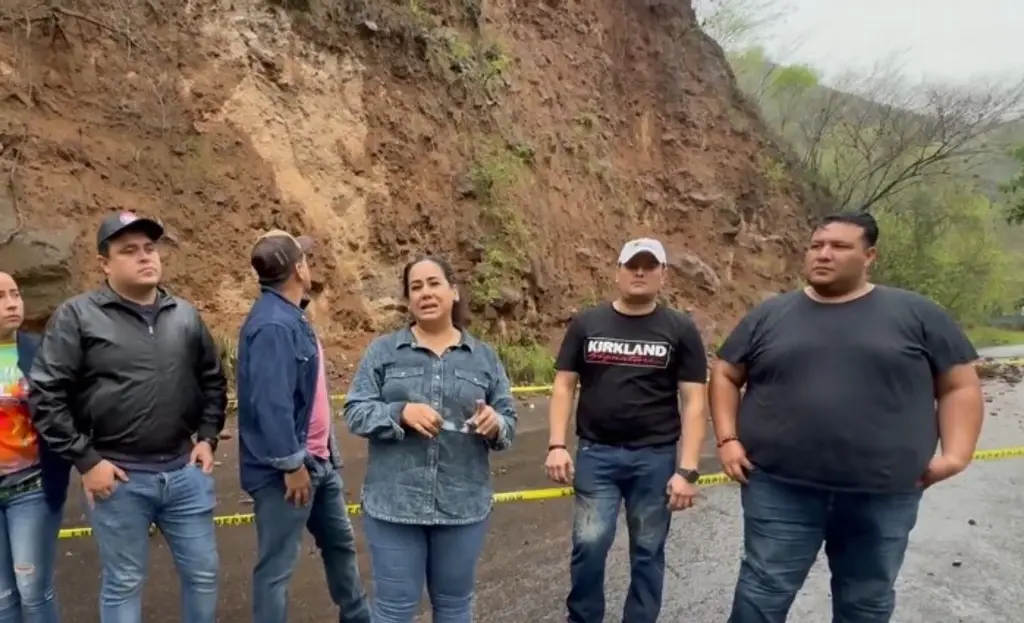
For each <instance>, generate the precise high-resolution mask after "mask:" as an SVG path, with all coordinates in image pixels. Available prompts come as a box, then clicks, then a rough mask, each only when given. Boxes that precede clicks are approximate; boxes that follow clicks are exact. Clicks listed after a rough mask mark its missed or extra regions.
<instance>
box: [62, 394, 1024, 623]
mask: <svg viewBox="0 0 1024 623" xmlns="http://www.w3.org/2000/svg"><path fill="white" fill-rule="evenodd" d="M986 394H987V395H988V397H989V400H990V404H989V405H988V406H989V413H990V416H989V418H988V420H987V422H986V425H985V430H984V433H983V437H982V442H981V444H980V447H981V448H982V449H991V448H999V447H1007V446H1013V445H1024V385H1021V386H1019V387H1018V388H1008V387H1007V386H1005V385H1000V384H992V385H988V386H987V387H986ZM545 406H546V404H545V402H544V401H543V400H532V401H526V402H524V406H523V409H522V413H521V417H522V423H521V426H520V435H519V437H518V440H517V447H516V448H515V449H514V450H513V451H512V452H509V453H505V454H504V455H503V456H502V455H498V456H497V457H496V461H495V466H494V471H495V480H496V489H497V490H498V491H508V490H516V489H525V488H536V487H544V486H548V484H547V483H546V482H545V480H544V478H543V476H542V475H541V473H540V472H541V470H540V462H541V461H542V460H543V459H542V456H543V452H544V447H545V445H546V432H545V430H544V413H545ZM342 443H343V448H344V450H345V453H346V456H347V457H348V461H347V467H346V470H345V472H344V476H345V479H346V482H347V484H348V487H347V488H348V490H349V496H350V497H357V491H358V483H359V482H360V481H361V478H362V464H361V463H362V459H363V457H365V450H364V449H363V444H362V442H361V441H360V440H357V439H352V438H346V439H345V440H344V441H343V442H342ZM235 445H236V444H235V442H234V441H233V440H232V441H228V442H225V443H224V444H223V446H222V448H223V451H222V456H221V457H220V459H221V461H222V462H223V465H221V467H220V468H218V470H219V472H218V498H219V506H218V514H227V513H234V512H247V511H248V510H249V508H248V507H247V505H246V503H245V497H246V496H244V495H242V494H240V493H239V492H238V491H237V475H236V474H237V472H236V467H235V461H234V458H235V457H234V454H233V450H234V446H235ZM711 467H712V466H711V465H708V466H707V468H708V469H710V468H711ZM1022 480H1024V459H1010V460H1005V461H998V462H992V463H978V464H975V465H973V466H972V467H971V468H970V469H969V470H968V471H967V472H966V473H965V474H963V475H961V476H960V477H958V478H957V479H955V480H954V481H951V482H948V483H944V484H942V485H939V486H936V487H935V488H934V489H933V490H931V491H930V492H929V493H928V494H927V495H926V497H925V502H924V505H923V507H922V511H921V518H920V520H919V522H918V527H917V528H916V529H915V531H914V533H913V535H912V543H911V547H910V551H909V552H908V554H907V561H906V564H905V566H904V570H903V574H902V576H901V579H900V583H899V587H898V590H899V596H898V601H899V605H898V609H897V614H896V616H895V618H894V619H893V621H894V622H897V623H958V622H977V623H1002V622H1006V623H1011V622H1016V621H1024V584H1022V583H1021V581H1020V577H1021V575H1022V574H1024V573H1022V572H1024V562H1022V561H1024V534H1022V529H1024V505H1022V502H1024V490H1022V488H1021V481H1022ZM75 502H76V496H72V507H71V508H69V509H68V513H67V518H66V522H65V523H66V525H81V524H82V523H83V519H84V517H83V516H82V515H81V509H80V508H78V507H77V504H76V503H75ZM739 511H740V509H739V495H738V491H737V489H736V487H735V486H718V487H713V488H709V489H707V490H706V499H705V500H704V501H703V503H702V504H701V505H700V506H699V507H697V508H695V509H694V510H692V511H688V512H687V513H683V514H679V515H678V516H677V518H676V520H675V521H674V525H673V531H672V535H671V537H670V539H669V544H668V548H669V553H668V561H669V565H670V569H669V572H668V576H667V579H666V587H665V605H664V609H663V612H662V616H661V619H660V620H661V621H663V622H671V623H687V622H689V623H717V622H722V623H724V621H725V619H726V616H727V613H728V609H729V605H730V599H731V593H732V589H733V582H734V580H735V575H736V569H737V565H738V561H739V554H740V547H741V540H740V538H741V531H740V527H741V526H740V514H739ZM571 515H572V503H571V500H569V499H561V500H554V501H549V502H526V503H517V504H504V505H501V506H499V507H498V508H497V509H496V510H495V513H494V515H493V518H492V524H491V529H490V534H489V538H488V543H487V547H486V550H485V553H484V557H483V559H482V561H481V565H480V570H479V580H478V593H477V607H476V611H477V616H476V620H477V621H480V622H481V623H549V622H550V623H554V622H556V621H559V622H560V621H564V620H565V618H564V616H565V615H564V613H563V606H562V601H563V599H564V595H565V593H566V590H567V585H568V576H567V567H568V553H569V541H568V535H569V528H570V523H571ZM355 524H356V528H357V532H358V535H357V536H358V538H359V546H360V550H361V568H362V570H363V574H364V575H363V577H364V580H365V579H367V578H368V575H367V571H368V568H367V567H368V566H367V562H368V561H367V558H366V553H365V542H364V540H363V537H362V532H361V527H360V526H359V521H358V519H357V520H356V521H355ZM217 536H218V548H219V551H220V555H221V561H222V570H221V603H220V609H219V617H218V620H219V621H221V622H223V623H243V622H245V621H248V620H249V577H250V573H251V569H252V562H253V555H252V554H253V550H254V545H255V538H254V537H255V535H254V533H253V530H252V528H251V526H243V527H230V528H220V529H218V532H217ZM625 537H626V534H625V526H624V525H623V524H621V523H620V529H619V536H618V539H617V541H616V544H615V547H614V548H613V551H612V554H611V556H610V558H609V568H608V580H607V587H606V590H607V594H608V599H609V603H608V617H607V619H606V621H607V622H608V623H619V621H620V615H619V613H620V612H621V607H622V600H623V598H624V595H625V590H626V585H627V583H628V560H627V558H628V557H627V552H626V547H625V545H626V538H625ZM61 545H62V548H61V558H60V560H58V596H59V599H60V601H61V610H62V615H63V620H64V621H65V622H67V623H93V622H96V621H98V617H97V616H96V591H97V588H98V578H97V559H96V552H95V547H94V544H93V543H92V542H91V540H90V539H77V540H66V541H62V543H61ZM152 545H153V547H152V555H151V562H150V579H149V582H148V583H147V587H146V591H145V601H144V611H145V614H144V620H145V621H146V623H171V622H173V621H179V620H180V619H179V615H178V605H177V604H178V597H177V580H176V578H175V575H174V572H173V568H172V566H171V563H170V559H169V556H168V553H167V551H166V547H165V546H164V545H163V543H162V542H161V541H160V539H159V538H155V539H153V540H152ZM367 584H368V583H367ZM290 593H291V613H290V618H289V620H290V621H291V622H292V623H313V622H314V621H315V622H318V623H319V622H322V621H329V620H336V618H335V617H336V616H337V615H336V614H334V610H333V608H332V607H331V604H330V601H329V599H328V597H327V594H326V590H325V586H324V582H323V576H322V570H321V568H320V565H319V560H318V558H317V556H316V554H315V552H314V551H313V549H312V547H311V544H310V543H309V542H308V541H307V549H306V555H305V556H303V557H302V560H301V563H300V566H299V569H298V570H297V572H296V576H295V579H294V580H293V583H292V588H291V591H290ZM829 613H830V606H829V598H828V574H827V571H826V569H825V567H824V565H823V564H822V561H819V564H818V565H817V566H816V567H815V569H814V570H813V571H812V574H811V577H810V578H809V579H808V582H807V585H806V586H805V588H804V590H803V591H802V592H801V594H800V596H799V597H798V599H797V603H796V605H795V606H794V609H793V612H792V614H791V616H790V619H789V620H790V622H791V623H823V622H827V621H829V620H830V616H829ZM418 621H420V622H426V621H430V616H429V614H424V615H422V616H421V617H420V618H419V619H418Z"/></svg>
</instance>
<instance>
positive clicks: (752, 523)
mask: <svg viewBox="0 0 1024 623" xmlns="http://www.w3.org/2000/svg"><path fill="white" fill-rule="evenodd" d="M741 496H742V500H743V544H744V554H743V559H742V562H741V563H740V574H739V580H738V581H737V583H736V594H735V597H734V598H733V605H732V615H731V616H730V617H729V623H783V622H784V621H785V620H786V615H787V614H788V613H789V609H790V606H792V605H793V600H794V599H795V598H796V594H797V591H799V590H800V587H801V586H803V583H804V580H805V579H806V578H807V573H808V572H809V571H810V570H811V566H812V565H813V564H814V560H815V559H816V558H817V555H818V551H819V550H820V549H821V545H822V543H824V544H825V554H826V555H827V556H828V566H829V569H830V571H831V572H832V621H833V623H888V621H889V619H890V618H891V617H892V612H893V610H894V608H895V606H896V593H895V591H894V590H893V584H894V583H895V582H896V576H897V575H898V574H899V571H900V567H901V566H902V565H903V555H904V553H905V552H906V550H907V542H908V541H909V539H910V531H911V530H912V529H913V528H914V524H915V523H916V522H917V508H918V505H919V504H920V502H921V492H920V491H914V492H910V493H894V494H871V493H847V492H834V491H828V490H824V489H817V488H809V487H802V486H797V485H793V484H789V483H785V482H782V481H779V480H777V479H774V478H772V477H771V476H768V475H767V474H765V473H763V472H760V471H757V470H755V471H753V472H752V473H751V474H750V478H749V484H747V485H745V486H744V487H743V488H742V493H741Z"/></svg>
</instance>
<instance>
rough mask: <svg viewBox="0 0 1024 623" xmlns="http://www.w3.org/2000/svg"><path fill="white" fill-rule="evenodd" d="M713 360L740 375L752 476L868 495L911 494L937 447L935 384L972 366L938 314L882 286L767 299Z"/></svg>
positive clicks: (930, 305) (743, 434)
mask: <svg viewBox="0 0 1024 623" xmlns="http://www.w3.org/2000/svg"><path fill="white" fill-rule="evenodd" d="M718 356H719V358H721V359H723V360H725V361H727V362H729V363H733V364H743V365H745V366H746V368H747V386H746V392H745V394H744V396H743V398H742V401H741V404H740V413H739V422H738V435H739V438H740V441H741V442H742V443H743V445H744V447H745V448H746V451H747V456H748V458H749V459H750V461H751V462H752V463H753V464H754V466H755V468H757V469H761V470H764V472H765V473H767V474H770V475H772V476H775V477H777V478H780V479H783V480H788V481H791V482H794V483H797V484H805V485H810V486H817V487H825V488H830V489H837V490H848V491H864V492H900V491H908V490H913V489H914V488H915V487H916V482H917V480H918V478H919V477H920V476H921V475H922V474H923V473H924V471H925V468H926V467H927V465H928V461H929V460H930V459H931V457H932V456H933V455H934V454H935V450H936V445H937V443H938V421H937V417H936V404H935V389H934V388H935V379H936V377H937V376H939V375H941V374H942V373H944V372H946V371H947V370H949V369H950V368H951V367H953V366H955V365H958V364H964V363H968V362H971V361H973V360H975V359H977V353H976V352H975V350H974V347H973V346H972V345H971V342H970V341H969V340H968V339H967V336H965V335H964V333H963V331H961V330H960V328H959V327H958V326H957V325H956V323H955V322H953V320H952V319H951V318H950V317H949V315H947V314H946V312H945V311H944V310H943V309H942V308H941V307H939V306H938V305H936V304H935V303H934V302H932V301H931V300H929V299H927V298H925V297H923V296H921V295H919V294H915V293H913V292H908V291H906V290H900V289H898V288H889V287H884V286H876V287H875V288H874V289H873V290H872V291H871V292H869V293H868V294H866V295H865V296H863V297H861V298H859V299H856V300H853V301H850V302H848V303H840V304H824V303H818V302H816V301H814V300H813V299H811V298H810V297H808V296H807V295H806V294H805V293H804V292H803V291H802V290H801V291H797V292H789V293H787V294H782V295H779V296H777V297H775V298H772V299H769V300H767V301H765V302H764V303H762V304H761V305H760V306H758V307H757V308H755V309H754V310H753V311H751V312H750V313H749V314H748V315H747V316H746V317H745V318H744V319H743V320H742V321H741V322H740V323H739V325H738V326H737V327H736V329H735V330H733V332H732V334H731V335H730V336H729V338H728V339H727V340H726V341H725V343H724V344H723V345H722V347H721V349H720V350H719V351H718Z"/></svg>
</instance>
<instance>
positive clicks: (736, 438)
mask: <svg viewBox="0 0 1024 623" xmlns="http://www.w3.org/2000/svg"><path fill="white" fill-rule="evenodd" d="M739 440H740V438H739V437H737V436H735V435H733V436H731V437H726V438H725V439H723V440H721V441H719V442H718V443H716V444H715V447H716V448H721V447H722V446H724V445H725V444H727V443H729V442H730V441H739Z"/></svg>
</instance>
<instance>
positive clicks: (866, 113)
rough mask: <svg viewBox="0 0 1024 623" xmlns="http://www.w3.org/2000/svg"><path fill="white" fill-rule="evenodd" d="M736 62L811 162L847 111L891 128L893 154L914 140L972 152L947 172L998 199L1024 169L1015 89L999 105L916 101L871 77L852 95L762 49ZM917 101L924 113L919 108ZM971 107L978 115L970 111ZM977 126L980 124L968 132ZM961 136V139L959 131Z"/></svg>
mask: <svg viewBox="0 0 1024 623" xmlns="http://www.w3.org/2000/svg"><path fill="white" fill-rule="evenodd" d="M730 60H731V65H732V67H733V70H734V72H735V74H736V80H737V84H738V85H739V87H740V89H741V90H742V91H743V92H744V93H746V94H747V96H748V97H750V98H751V99H753V100H754V102H755V103H756V104H757V105H758V107H759V108H760V111H761V115H762V118H763V119H764V120H765V122H766V125H767V126H768V127H769V128H771V129H773V130H774V131H775V132H777V133H778V134H780V135H781V136H780V138H781V139H783V140H784V141H785V142H786V143H788V144H789V145H791V146H792V147H793V149H794V151H795V152H796V153H797V154H799V155H801V156H802V157H803V158H804V159H805V160H806V159H809V158H814V157H816V156H817V157H820V156H821V154H820V153H816V149H818V146H817V145H816V144H815V142H820V141H821V132H822V130H823V127H825V126H827V125H829V124H833V125H834V124H836V123H837V121H838V117H839V115H840V114H841V115H842V117H843V118H845V119H848V120H853V121H852V122H853V123H858V122H861V123H865V124H868V123H870V124H874V125H877V126H878V127H879V128H885V127H887V126H888V127H889V128H890V130H889V136H879V137H878V140H879V141H883V140H889V141H891V142H893V149H897V148H899V149H905V148H906V147H907V144H906V143H907V142H909V141H912V140H914V141H920V142H922V143H924V142H925V141H923V139H924V138H927V139H928V140H930V141H941V140H949V141H950V142H951V144H952V143H957V145H958V149H959V150H960V151H963V152H964V153H968V152H969V153H970V157H969V158H967V159H963V160H961V159H951V161H950V163H949V164H950V165H953V164H955V163H959V164H962V165H963V166H958V167H952V166H951V167H950V168H949V169H948V170H945V171H943V173H946V174H951V175H961V176H964V177H965V178H967V179H971V180H973V181H974V182H975V183H976V184H977V187H978V190H979V191H981V192H983V193H984V194H986V195H987V196H988V197H989V198H990V199H992V200H993V201H998V200H1000V199H1002V196H1001V194H1000V191H999V187H1000V185H1001V184H1003V183H1005V182H1007V181H1008V180H1009V179H1010V178H1011V177H1012V176H1013V174H1014V173H1015V172H1016V170H1017V167H1018V166H1019V164H1018V163H1016V162H1015V161H1014V160H1013V159H1012V158H1010V156H1009V155H1008V151H1009V150H1010V149H1011V148H1012V147H1013V146H1016V145H1020V144H1024V122H1021V121H1020V116H1019V114H1018V115H1016V118H1015V119H1013V120H1011V121H1006V120H1005V119H1006V118H1007V117H1010V116H1011V115H1008V114H1005V113H1008V112H1011V111H1013V112H1018V113H1019V108H1017V106H1015V104H1021V103H1024V97H1020V96H1019V94H1014V95H1011V94H1009V92H1008V94H1003V97H1006V98H1010V97H1017V98H1018V100H1020V101H1016V102H1011V101H1008V100H1007V101H1005V102H998V101H996V100H995V98H994V97H993V98H992V99H991V100H987V99H986V98H987V97H989V96H987V95H985V94H975V95H969V94H967V93H966V92H963V93H956V92H953V91H951V92H949V93H940V92H936V93H931V94H925V95H922V96H920V98H919V101H916V102H915V101H914V100H913V99H911V96H908V95H907V94H906V93H905V91H904V90H903V87H902V86H901V85H899V84H896V83H894V84H892V85H889V84H887V83H886V82H885V81H883V80H878V81H877V82H872V81H871V80H869V79H865V80H864V81H863V82H862V83H860V84H856V83H853V84H851V85H849V86H850V87H852V88H850V90H843V89H844V88H845V87H846V86H847V85H843V86H842V87H840V88H834V87H832V86H828V85H825V84H822V83H821V82H820V80H819V77H818V75H817V74H816V72H814V70H813V69H812V68H808V67H799V66H784V65H780V64H777V63H774V62H772V61H771V60H770V59H767V58H766V57H764V56H763V55H762V54H761V52H760V51H758V50H750V51H747V52H745V53H743V54H740V55H733V56H732V57H731V58H730ZM853 90H858V91H864V92H867V93H871V92H877V93H878V96H879V99H880V100H882V101H875V100H873V99H871V98H869V97H865V96H862V95H857V94H855V93H853V92H851V91H853ZM920 100H924V101H920ZM944 100H945V101H944ZM915 104H916V105H917V106H916V108H917V110H914V109H913V108H915V106H914V105H915ZM968 105H970V106H973V107H974V108H975V109H976V111H975V110H970V111H969V110H967V109H966V108H967V106H968ZM922 109H923V110H926V111H941V112H940V113H939V114H934V115H929V114H927V113H922V112H920V110H922ZM1003 109H1005V110H1003ZM1014 109H1016V110H1014ZM975 112H981V113H983V114H987V115H989V116H988V117H987V118H984V119H980V120H976V119H973V118H971V115H972V114H973V113H975ZM940 116H942V117H944V118H940ZM942 124H945V125H947V126H949V127H950V129H951V131H950V132H946V131H945V128H944V127H942ZM970 124H973V127H970V128H965V127H964V126H966V125H970ZM954 125H956V126H957V127H956V128H954V127H953V126H954ZM906 128H910V129H912V131H913V132H914V133H917V136H909V135H907V136H897V137H895V138H893V136H892V135H893V134H897V133H899V132H907V130H906ZM957 132H959V134H955V133H957ZM907 133H908V134H909V132H907ZM899 141H904V144H898V143H899ZM839 194H840V195H841V194H842V193H839Z"/></svg>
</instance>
